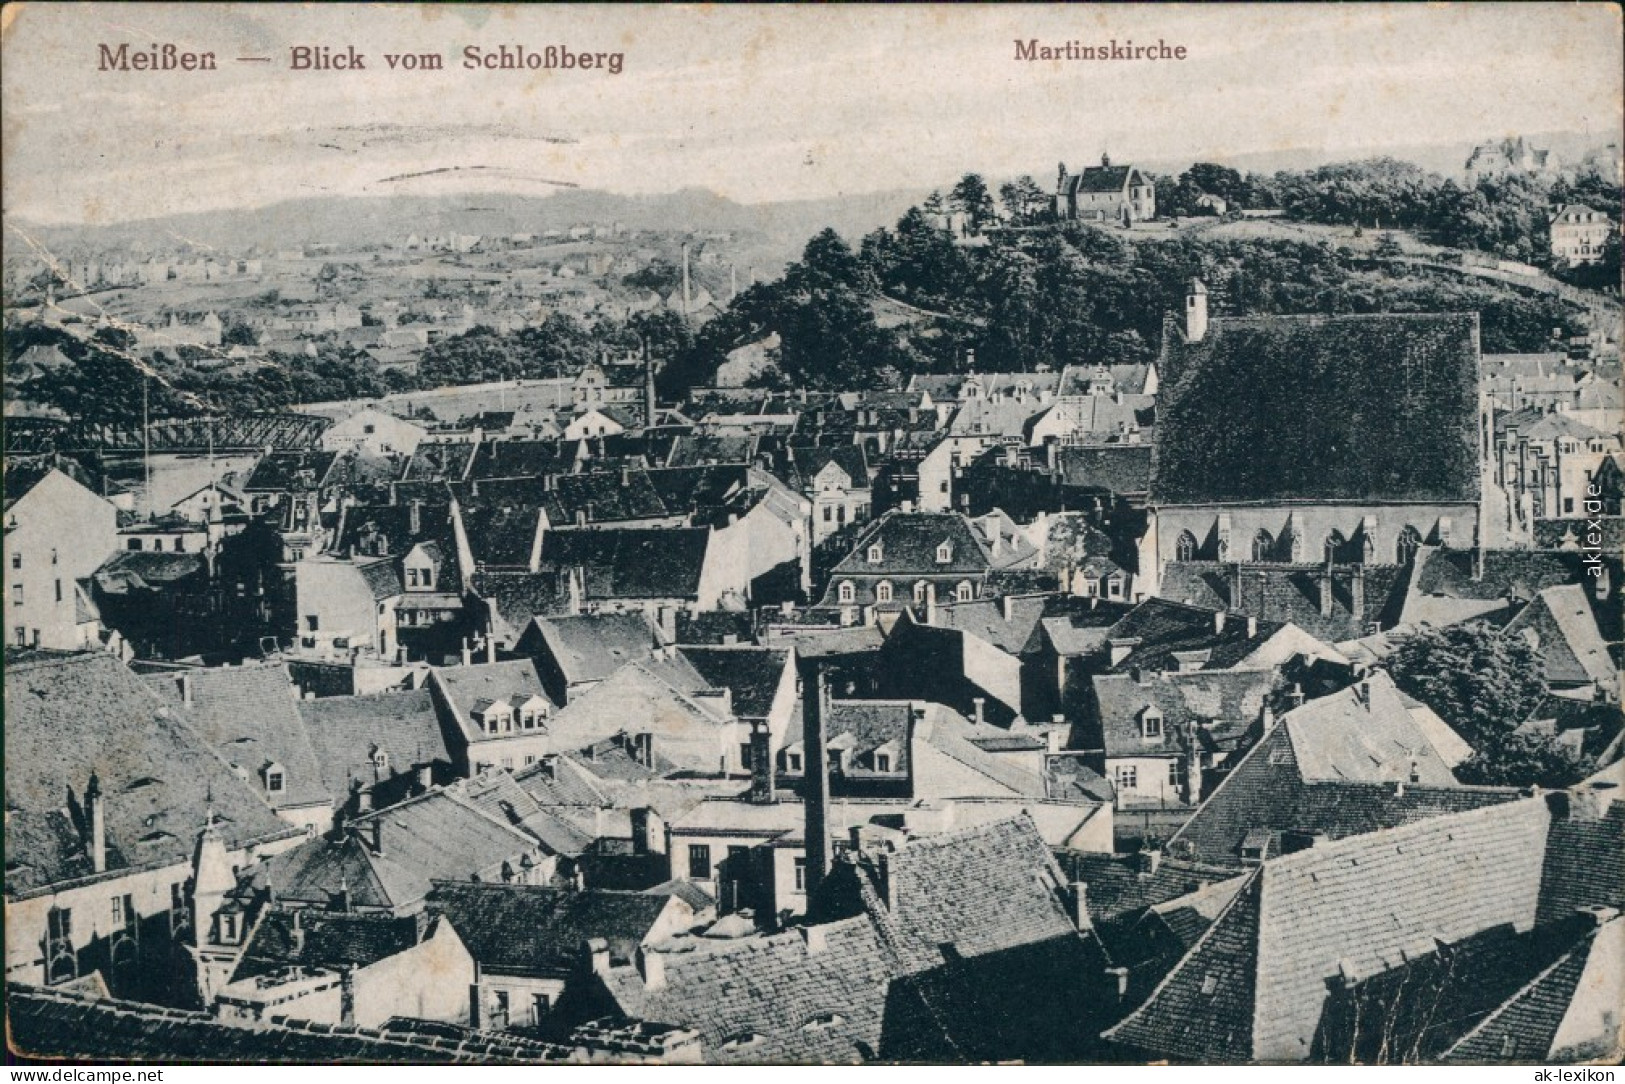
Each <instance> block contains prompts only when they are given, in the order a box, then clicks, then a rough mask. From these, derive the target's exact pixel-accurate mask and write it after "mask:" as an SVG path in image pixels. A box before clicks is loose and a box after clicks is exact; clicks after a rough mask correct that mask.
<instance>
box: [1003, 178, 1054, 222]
mask: <svg viewBox="0 0 1625 1084" xmlns="http://www.w3.org/2000/svg"><path fill="white" fill-rule="evenodd" d="M999 202H1001V203H1003V204H1004V211H1005V214H1006V215H1008V216H1009V218H1010V222H1011V224H1012V225H1016V226H1027V225H1031V224H1032V223H1034V222H1036V221H1038V220H1040V219H1041V218H1043V212H1044V207H1045V205H1046V204H1048V202H1049V197H1047V196H1046V195H1045V194H1044V190H1043V189H1042V188H1039V187H1038V182H1037V181H1035V180H1033V179H1032V177H1031V175H1029V174H1022V175H1021V176H1020V177H1017V178H1016V179H1015V180H1013V181H1007V182H1005V183H1004V184H1002V185H1000V186H999Z"/></svg>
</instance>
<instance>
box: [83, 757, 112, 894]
mask: <svg viewBox="0 0 1625 1084" xmlns="http://www.w3.org/2000/svg"><path fill="white" fill-rule="evenodd" d="M85 821H86V824H87V826H88V827H89V830H90V839H89V841H88V843H87V844H86V846H85V850H87V851H89V852H90V868H91V870H92V872H95V873H106V872H107V803H106V802H105V800H104V799H103V798H102V781H101V780H100V779H99V778H97V776H96V773H95V772H94V771H92V772H91V773H90V782H89V783H87V784H85Z"/></svg>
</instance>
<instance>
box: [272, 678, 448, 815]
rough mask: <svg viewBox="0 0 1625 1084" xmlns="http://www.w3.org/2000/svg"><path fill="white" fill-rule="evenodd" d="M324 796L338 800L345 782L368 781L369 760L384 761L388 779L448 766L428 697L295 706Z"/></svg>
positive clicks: (327, 700)
mask: <svg viewBox="0 0 1625 1084" xmlns="http://www.w3.org/2000/svg"><path fill="white" fill-rule="evenodd" d="M299 715H300V717H301V718H303V720H304V723H305V731H306V733H307V734H309V736H310V743H311V746H312V747H313V748H314V749H315V751H316V760H317V764H318V765H319V767H320V769H321V773H322V781H323V782H324V783H325V784H326V786H327V791H328V793H329V794H332V795H333V796H334V797H335V798H336V799H338V800H340V801H342V800H344V798H345V797H346V796H347V795H348V794H349V793H350V780H352V779H359V780H362V781H363V782H368V781H371V780H372V779H373V778H374V769H373V757H374V756H375V755H376V754H377V753H379V752H382V753H383V754H384V755H385V756H386V757H388V758H389V775H390V776H394V775H396V774H398V773H401V772H409V771H411V770H412V769H413V768H414V767H417V766H420V765H428V764H450V763H451V755H450V754H449V753H448V752H447V751H446V739H445V736H444V734H443V732H442V731H441V729H440V719H439V716H438V714H437V713H436V711H435V705H434V696H433V694H432V693H430V692H429V690H428V689H426V688H425V689H413V690H411V691H409V692H391V693H374V694H372V695H368V696H324V697H318V698H316V699H314V700H302V701H300V702H299Z"/></svg>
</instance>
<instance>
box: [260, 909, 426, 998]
mask: <svg viewBox="0 0 1625 1084" xmlns="http://www.w3.org/2000/svg"><path fill="white" fill-rule="evenodd" d="M423 932H424V931H423V930H421V929H420V928H419V925H418V920H417V918H416V917H410V916H409V917H406V918H394V917H391V916H389V915H378V914H371V915H355V914H334V913H331V912H326V913H324V912H322V911H320V910H316V909H309V910H306V911H304V912H301V913H299V917H298V925H297V928H296V926H295V919H294V915H293V914H292V913H289V912H287V911H274V910H267V911H266V913H265V914H264V915H263V916H262V917H261V918H260V920H259V922H258V924H257V925H256V926H255V927H254V935H253V936H252V937H251V938H249V941H248V944H247V945H245V946H244V947H243V954H242V957H241V959H240V960H239V962H238V964H237V969H236V970H235V971H233V972H232V975H231V978H232V981H233V982H235V981H237V980H238V979H246V978H252V977H254V976H255V975H263V974H265V973H267V972H269V971H275V970H276V969H278V968H282V967H289V966H295V967H325V968H333V969H338V968H340V967H370V966H371V965H373V964H375V963H377V962H379V961H380V960H384V959H387V958H388V957H390V956H395V955H398V954H400V953H402V952H405V951H406V950H407V949H409V948H411V947H413V946H414V945H416V944H417V943H418V942H419V940H421V935H422V934H423Z"/></svg>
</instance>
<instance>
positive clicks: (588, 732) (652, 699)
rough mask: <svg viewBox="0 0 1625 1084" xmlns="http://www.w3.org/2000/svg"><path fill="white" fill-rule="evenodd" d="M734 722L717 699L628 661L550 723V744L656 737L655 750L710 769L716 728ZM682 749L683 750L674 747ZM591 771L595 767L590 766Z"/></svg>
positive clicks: (564, 747) (568, 745) (576, 746)
mask: <svg viewBox="0 0 1625 1084" xmlns="http://www.w3.org/2000/svg"><path fill="white" fill-rule="evenodd" d="M732 721H733V717H732V716H731V715H729V714H727V713H726V712H725V711H724V710H723V708H722V705H721V704H720V703H715V702H710V701H708V702H706V703H704V704H702V703H700V702H699V701H698V700H697V699H696V698H695V697H693V696H691V695H689V694H688V693H686V692H683V691H682V690H680V689H678V688H675V687H674V686H673V685H672V684H671V683H670V682H669V681H667V680H666V679H665V678H663V677H661V676H660V675H658V674H657V673H656V672H655V671H654V670H652V669H651V668H650V667H648V666H646V665H645V664H643V663H635V662H634V663H628V664H626V665H625V666H622V667H621V668H620V669H618V670H616V671H615V672H614V673H613V674H611V675H609V676H608V677H607V678H605V679H604V680H603V681H601V682H599V683H598V684H597V685H594V686H593V687H592V688H591V689H588V690H587V691H586V692H585V693H583V694H582V695H581V696H579V697H577V698H576V699H575V700H572V701H570V703H569V704H568V705H566V706H565V707H564V708H562V709H560V710H559V711H558V712H557V713H556V714H555V715H554V716H553V718H552V719H551V720H550V721H549V724H548V729H549V732H550V734H551V735H552V747H553V748H554V749H559V750H567V749H580V748H582V747H584V746H587V745H591V744H593V743H596V742H601V741H604V740H606V739H610V738H614V737H616V736H617V735H621V734H626V733H640V732H648V733H653V734H655V735H656V742H657V747H658V753H660V754H663V755H665V756H666V757H668V758H672V759H675V760H676V761H677V762H678V763H680V764H682V766H683V767H687V768H692V769H695V770H699V771H706V772H710V771H715V770H716V765H717V745H716V741H717V738H716V734H717V728H718V727H720V726H724V725H727V724H729V723H731V722H732ZM683 747H686V752H679V749H681V748H683ZM589 767H590V768H591V770H593V771H594V772H595V773H596V772H598V771H599V770H600V766H599V765H596V764H590V763H589Z"/></svg>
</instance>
